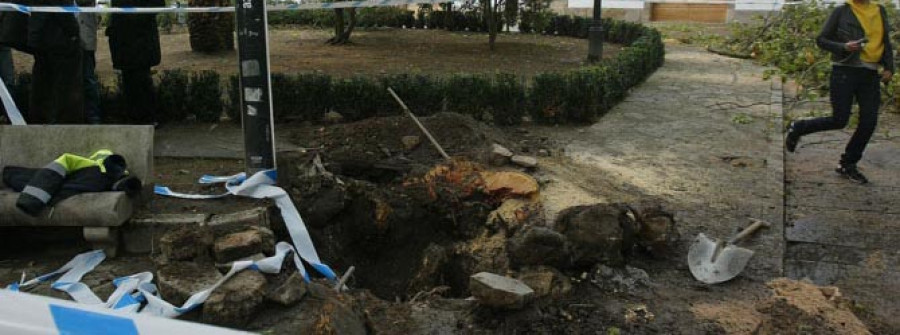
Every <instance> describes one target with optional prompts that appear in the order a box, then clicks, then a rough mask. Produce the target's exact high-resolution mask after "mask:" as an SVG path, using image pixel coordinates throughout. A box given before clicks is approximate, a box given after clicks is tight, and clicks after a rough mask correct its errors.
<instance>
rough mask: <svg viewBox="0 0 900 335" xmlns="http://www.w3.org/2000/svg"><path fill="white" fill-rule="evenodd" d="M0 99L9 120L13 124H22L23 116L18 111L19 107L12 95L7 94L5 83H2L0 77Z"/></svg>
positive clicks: (23, 121)
mask: <svg viewBox="0 0 900 335" xmlns="http://www.w3.org/2000/svg"><path fill="white" fill-rule="evenodd" d="M0 100H2V101H3V109H5V110H6V116H7V117H8V118H9V122H10V123H12V125H14V126H24V125H25V118H23V117H22V113H20V112H19V108H18V107H16V102H15V101H13V98H12V95H10V94H9V90H8V89H7V88H6V83H4V82H3V80H2V79H0Z"/></svg>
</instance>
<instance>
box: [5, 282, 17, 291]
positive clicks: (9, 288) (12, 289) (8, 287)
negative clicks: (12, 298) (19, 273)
mask: <svg viewBox="0 0 900 335" xmlns="http://www.w3.org/2000/svg"><path fill="white" fill-rule="evenodd" d="M6 289H7V290H10V291H13V292H18V291H19V283H12V284H9V286H7V287H6Z"/></svg>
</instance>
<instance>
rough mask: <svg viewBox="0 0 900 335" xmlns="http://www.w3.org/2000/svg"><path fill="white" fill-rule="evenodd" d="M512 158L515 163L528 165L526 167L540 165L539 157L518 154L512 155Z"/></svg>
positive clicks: (522, 165) (523, 165)
mask: <svg viewBox="0 0 900 335" xmlns="http://www.w3.org/2000/svg"><path fill="white" fill-rule="evenodd" d="M510 160H511V161H512V162H513V163H515V164H516V165H519V166H521V167H526V168H533V167H536V166H537V165H538V161H537V158H534V157H531V156H520V155H516V156H512V158H510Z"/></svg>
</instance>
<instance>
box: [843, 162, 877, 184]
mask: <svg viewBox="0 0 900 335" xmlns="http://www.w3.org/2000/svg"><path fill="white" fill-rule="evenodd" d="M834 171H835V172H837V173H838V174H840V175H841V177H844V178H847V179H849V180H850V181H854V182H857V183H860V184H866V183H868V182H869V180H868V179H866V176H864V175H863V174H862V173H860V172H859V169H857V168H856V165H841V166H838V168H837V169H835V170H834Z"/></svg>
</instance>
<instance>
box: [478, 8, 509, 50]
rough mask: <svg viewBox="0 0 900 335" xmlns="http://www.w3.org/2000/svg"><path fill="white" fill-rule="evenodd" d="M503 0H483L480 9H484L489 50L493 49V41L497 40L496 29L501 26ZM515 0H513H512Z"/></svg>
mask: <svg viewBox="0 0 900 335" xmlns="http://www.w3.org/2000/svg"><path fill="white" fill-rule="evenodd" d="M503 1H504V0H483V1H482V9H483V10H484V12H483V13H484V18H485V21H487V30H488V45H489V46H490V49H491V51H494V42H495V41H496V40H497V31H498V30H499V28H500V27H501V26H503V20H502V12H503V10H504V5H503ZM513 1H515V0H513Z"/></svg>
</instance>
